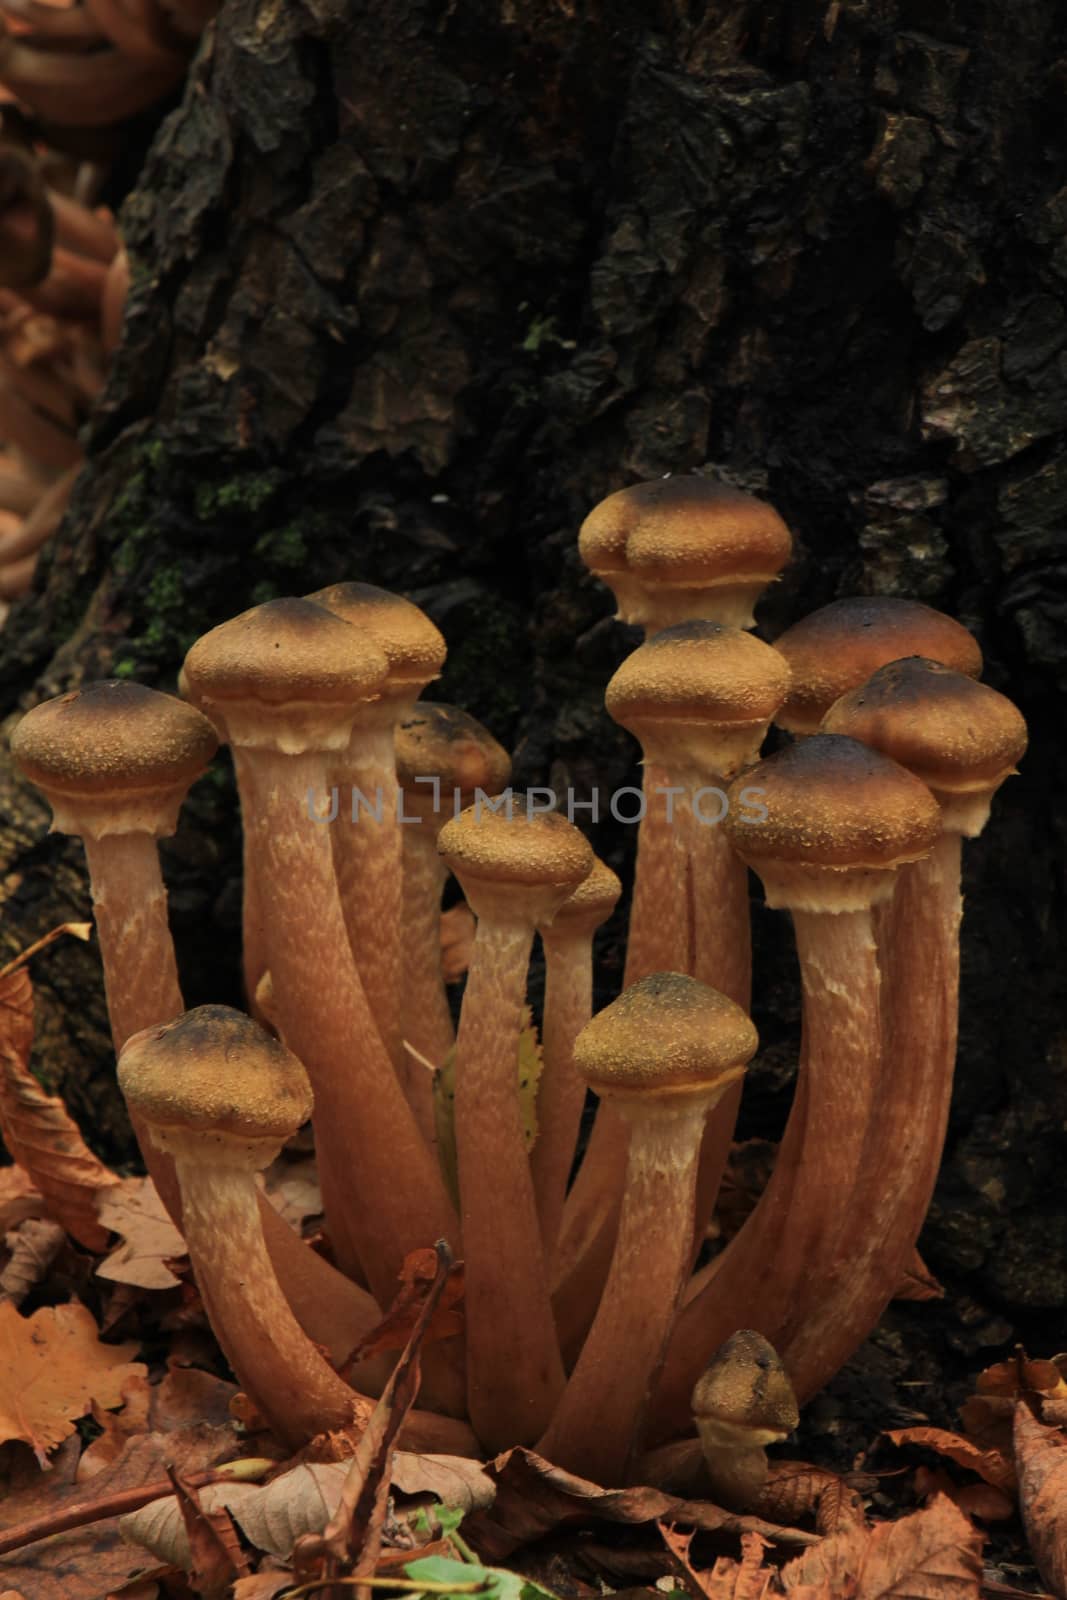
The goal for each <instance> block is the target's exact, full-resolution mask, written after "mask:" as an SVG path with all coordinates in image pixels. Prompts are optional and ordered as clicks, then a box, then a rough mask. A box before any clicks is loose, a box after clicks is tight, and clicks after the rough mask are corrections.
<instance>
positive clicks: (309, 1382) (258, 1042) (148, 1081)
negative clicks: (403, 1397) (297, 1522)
mask: <svg viewBox="0 0 1067 1600" xmlns="http://www.w3.org/2000/svg"><path fill="white" fill-rule="evenodd" d="M119 1081H120V1083H121V1086H122V1089H123V1092H124V1093H125V1094H126V1096H127V1099H128V1101H129V1102H130V1104H131V1105H132V1106H136V1107H137V1109H138V1110H139V1112H140V1114H141V1117H142V1120H143V1122H144V1124H145V1125H146V1126H147V1127H148V1129H149V1131H150V1136H151V1138H152V1139H153V1140H154V1141H155V1142H156V1143H157V1145H158V1146H159V1148H160V1149H161V1150H163V1151H165V1152H166V1153H167V1154H168V1155H169V1156H170V1157H172V1158H173V1161H174V1166H175V1171H176V1173H177V1177H178V1181H179V1184H180V1186H181V1195H182V1210H183V1217H184V1222H185V1236H186V1243H187V1245H188V1247H189V1255H190V1259H191V1261H192V1264H193V1270H194V1272H195V1273H196V1278H197V1283H198V1285H199V1287H200V1291H201V1295H202V1297H203V1300H204V1305H205V1308H206V1310H207V1312H208V1317H209V1320H210V1321H211V1325H212V1328H213V1330H214V1332H215V1335H216V1337H217V1339H218V1341H219V1344H220V1345H221V1347H222V1350H223V1353H224V1354H225V1356H226V1358H227V1360H228V1361H229V1363H230V1365H231V1367H232V1368H233V1370H234V1372H235V1373H236V1375H237V1377H238V1379H239V1381H240V1383H241V1385H242V1387H243V1388H244V1390H245V1392H246V1393H247V1394H248V1395H249V1397H250V1398H251V1399H252V1401H253V1402H254V1403H255V1405H256V1407H257V1408H258V1410H260V1411H261V1412H262V1413H263V1415H264V1416H265V1417H266V1419H267V1421H268V1422H269V1424H270V1425H271V1427H272V1428H273V1429H274V1431H275V1432H276V1433H277V1434H278V1435H279V1437H280V1438H281V1439H282V1440H283V1442H284V1443H285V1444H286V1445H288V1446H289V1447H290V1448H291V1449H299V1448H300V1447H301V1446H302V1445H304V1444H306V1443H307V1442H308V1441H309V1440H310V1439H312V1438H314V1437H315V1435H316V1434H319V1433H323V1432H327V1431H334V1430H340V1429H344V1428H348V1427H351V1426H353V1424H356V1425H362V1426H365V1425H366V1423H367V1421H368V1420H369V1417H370V1413H371V1409H372V1407H371V1403H370V1402H369V1401H368V1400H367V1399H366V1398H365V1397H364V1396H362V1395H359V1394H357V1393H356V1392H355V1391H354V1390H352V1389H351V1388H349V1386H348V1385H347V1384H346V1383H345V1382H344V1381H343V1379H341V1378H339V1377H338V1376H337V1374H336V1373H335V1372H334V1371H333V1369H332V1367H330V1366H329V1364H328V1363H327V1362H326V1361H325V1360H324V1359H323V1357H322V1355H321V1353H320V1352H319V1351H318V1350H317V1349H316V1347H315V1345H313V1344H312V1343H311V1341H310V1340H309V1339H308V1338H307V1337H306V1335H305V1334H304V1333H303V1332H302V1330H301V1328H300V1326H299V1324H298V1323H297V1321H296V1319H295V1317H294V1316H293V1313H292V1311H291V1310H290V1307H289V1305H288V1303H287V1301H286V1299H285V1296H284V1295H283V1294H282V1292H281V1289H280V1287H279V1284H278V1280H277V1278H276V1277H275V1275H274V1269H273V1266H272V1263H271V1260H270V1257H269V1255H268V1253H267V1250H266V1248H265V1245H264V1241H263V1232H262V1227H261V1223H260V1206H259V1203H258V1194H257V1190H256V1185H255V1179H256V1174H257V1173H258V1172H260V1171H262V1170H263V1169H264V1168H265V1167H267V1166H268V1165H269V1164H270V1162H271V1161H272V1160H273V1159H274V1158H275V1157H276V1156H277V1154H278V1151H279V1150H280V1149H281V1146H282V1144H283V1143H284V1141H285V1140H286V1139H287V1138H289V1137H291V1135H292V1134H293V1133H295V1132H296V1130H297V1128H298V1127H299V1126H300V1124H301V1123H302V1122H303V1121H304V1119H305V1118H306V1117H307V1115H308V1113H309V1112H310V1110H311V1094H310V1089H309V1087H308V1083H307V1078H306V1075H305V1073H304V1070H303V1068H302V1066H301V1065H300V1063H299V1061H297V1060H296V1058H295V1057H294V1056H292V1055H291V1054H290V1053H289V1051H288V1050H287V1049H286V1048H285V1046H284V1045H282V1044H280V1043H279V1042H278V1041H276V1040H274V1039H271V1038H270V1037H269V1036H268V1035H266V1034H263V1033H262V1032H261V1030H260V1029H259V1028H258V1026H257V1025H256V1024H255V1023H254V1022H252V1021H251V1020H250V1019H249V1018H247V1017H244V1016H242V1015H241V1014H240V1013H239V1012H233V1011H229V1010H228V1008H226V1007H223V1006H202V1007H200V1008H199V1009H198V1010H197V1011H192V1012H187V1013H185V1014H184V1015H183V1016H181V1017H179V1018H177V1019H176V1020H175V1021H174V1022H172V1023H171V1024H169V1025H168V1026H166V1027H162V1028H149V1029H146V1030H144V1031H143V1032H141V1033H138V1034H135V1035H134V1036H133V1038H132V1039H131V1040H130V1041H129V1042H128V1044H127V1046H126V1049H125V1050H124V1051H123V1054H122V1056H121V1058H120V1061H119ZM415 1427H416V1428H417V1424H416V1425H415ZM418 1437H419V1439H420V1444H421V1447H422V1448H427V1447H431V1448H450V1447H453V1446H455V1445H459V1447H460V1448H461V1449H469V1448H470V1447H471V1445H472V1444H473V1439H472V1437H471V1436H470V1435H469V1430H466V1429H465V1428H464V1427H463V1425H462V1424H455V1423H448V1422H445V1421H444V1419H432V1425H431V1428H430V1430H429V1432H428V1433H425V1432H420V1433H419V1434H418ZM409 1439H410V1436H409ZM431 1440H432V1441H434V1442H433V1444H430V1441H431ZM446 1440H449V1441H451V1443H450V1445H448V1446H446V1444H445V1441H446Z"/></svg>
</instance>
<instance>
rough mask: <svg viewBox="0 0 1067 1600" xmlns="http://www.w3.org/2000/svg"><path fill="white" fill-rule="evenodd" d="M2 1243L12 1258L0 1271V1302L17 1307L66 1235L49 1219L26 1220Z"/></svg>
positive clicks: (64, 1241) (57, 1251) (50, 1260)
mask: <svg viewBox="0 0 1067 1600" xmlns="http://www.w3.org/2000/svg"><path fill="white" fill-rule="evenodd" d="M5 1242H6V1244H7V1247H8V1249H9V1250H10V1251H11V1259H10V1261H9V1262H8V1264H7V1266H6V1267H5V1268H4V1270H3V1272H0V1299H5V1300H10V1301H11V1303H12V1305H16V1306H20V1305H21V1304H22V1302H23V1301H24V1300H25V1298H26V1296H27V1295H28V1294H29V1292H30V1290H31V1289H32V1288H33V1287H34V1285H35V1284H38V1283H40V1281H41V1279H42V1278H43V1277H44V1275H45V1273H46V1272H47V1271H48V1269H49V1267H50V1266H51V1265H52V1262H53V1261H54V1260H55V1259H56V1256H57V1255H58V1254H59V1252H60V1251H61V1250H62V1248H63V1246H64V1245H65V1244H66V1242H67V1235H66V1234H65V1232H64V1231H63V1229H62V1228H61V1227H60V1225H59V1223H58V1222H52V1221H51V1220H50V1219H49V1218H48V1217H29V1218H27V1220H26V1221H25V1222H23V1223H22V1224H21V1225H20V1226H19V1227H18V1228H16V1229H15V1230H14V1232H12V1233H9V1234H7V1236H6V1240H5Z"/></svg>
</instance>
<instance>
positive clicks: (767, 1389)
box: [692, 1328, 800, 1449]
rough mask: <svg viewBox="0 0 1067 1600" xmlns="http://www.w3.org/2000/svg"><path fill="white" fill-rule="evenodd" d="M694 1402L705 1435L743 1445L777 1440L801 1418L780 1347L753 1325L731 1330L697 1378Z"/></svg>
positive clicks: (697, 1417)
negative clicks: (780, 1356)
mask: <svg viewBox="0 0 1067 1600" xmlns="http://www.w3.org/2000/svg"><path fill="white" fill-rule="evenodd" d="M692 1407H693V1418H694V1420H695V1422H696V1423H697V1426H698V1427H699V1428H700V1430H701V1432H702V1434H703V1433H710V1434H712V1436H713V1437H716V1438H717V1440H718V1442H720V1443H722V1444H724V1445H728V1446H729V1445H732V1446H733V1447H734V1448H738V1449H745V1448H750V1449H752V1448H754V1449H760V1448H762V1447H763V1446H765V1445H768V1444H776V1443H777V1442H778V1441H779V1440H781V1439H784V1438H785V1437H786V1436H787V1435H788V1434H790V1433H792V1431H793V1429H794V1428H795V1427H796V1425H797V1423H798V1422H799V1421H800V1413H799V1411H798V1409H797V1399H796V1395H795V1394H794V1393H793V1386H792V1384H791V1383H790V1381H789V1378H788V1377H787V1375H786V1372H785V1368H784V1367H783V1366H782V1363H781V1361H780V1359H779V1357H778V1353H777V1351H776V1350H775V1349H774V1346H773V1345H771V1344H769V1343H768V1342H767V1340H766V1339H765V1338H764V1337H763V1336H762V1334H759V1333H754V1332H753V1331H752V1330H751V1329H750V1328H741V1329H739V1330H738V1332H737V1333H734V1334H731V1336H730V1338H729V1339H727V1340H726V1342H725V1344H722V1345H720V1346H719V1348H718V1350H716V1352H715V1354H714V1355H713V1356H712V1358H711V1360H710V1361H709V1362H708V1365H707V1366H706V1368H705V1369H704V1371H703V1372H702V1373H701V1375H700V1377H699V1378H698V1379H697V1381H696V1386H695V1387H694V1389H693V1400H692Z"/></svg>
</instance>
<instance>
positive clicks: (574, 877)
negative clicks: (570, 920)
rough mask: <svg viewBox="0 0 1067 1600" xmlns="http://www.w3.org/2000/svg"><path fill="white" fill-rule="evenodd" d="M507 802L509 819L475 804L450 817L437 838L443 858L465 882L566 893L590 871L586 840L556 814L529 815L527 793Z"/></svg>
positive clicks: (515, 796) (501, 811) (589, 855)
mask: <svg viewBox="0 0 1067 1600" xmlns="http://www.w3.org/2000/svg"><path fill="white" fill-rule="evenodd" d="M510 798H511V807H510V815H509V814H508V813H507V811H506V810H505V809H501V810H500V811H490V810H489V808H488V807H487V806H485V805H482V804H480V803H478V804H475V805H473V806H468V808H467V810H466V811H461V812H460V814H459V816H458V817H452V818H451V819H450V820H449V821H448V822H446V823H445V825H444V827H443V828H442V829H441V833H440V835H439V837H438V841H437V848H438V850H439V851H440V853H441V855H442V856H443V857H444V859H445V861H446V862H447V863H448V865H449V867H450V868H451V869H452V871H453V872H454V873H455V874H456V876H457V877H458V878H459V879H460V881H461V882H462V883H464V884H467V883H472V882H478V881H481V882H484V883H490V884H508V885H515V886H518V885H521V884H529V885H531V886H537V887H540V886H541V885H545V886H551V887H553V888H566V889H567V891H568V893H569V892H570V891H571V890H572V889H574V888H576V887H577V886H578V884H579V883H581V881H582V879H583V878H585V877H586V876H587V875H588V874H589V872H590V871H591V870H592V866H593V860H594V857H593V851H592V848H591V846H590V844H589V841H588V840H587V839H586V838H585V836H584V834H582V833H580V832H579V830H578V829H577V828H576V827H575V826H574V824H573V823H572V822H568V821H567V819H566V817H562V816H560V814H559V813H558V812H556V811H549V812H534V813H533V814H532V815H531V814H530V812H529V811H528V809H527V806H526V797H525V795H523V794H520V793H515V794H513V795H512V796H511V797H510Z"/></svg>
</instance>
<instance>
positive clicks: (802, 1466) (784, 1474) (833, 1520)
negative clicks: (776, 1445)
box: [752, 1461, 867, 1534]
mask: <svg viewBox="0 0 1067 1600" xmlns="http://www.w3.org/2000/svg"><path fill="white" fill-rule="evenodd" d="M752 1510H753V1511H755V1512H758V1513H759V1515H760V1516H761V1517H766V1518H767V1520H768V1522H786V1523H796V1522H800V1521H802V1520H803V1519H804V1518H805V1517H814V1519H815V1526H816V1528H817V1529H818V1531H819V1533H825V1534H828V1533H838V1532H840V1530H841V1529H842V1528H844V1527H847V1526H850V1525H852V1524H858V1525H859V1526H860V1527H866V1526H867V1514H866V1512H865V1511H864V1509H863V1500H862V1499H861V1497H860V1495H859V1493H858V1492H857V1491H856V1489H854V1488H852V1487H851V1486H850V1485H849V1484H847V1483H846V1482H845V1480H844V1478H841V1477H839V1476H838V1474H837V1473H836V1472H830V1471H828V1470H827V1468H825V1467H814V1466H812V1465H811V1463H810V1462H807V1461H772V1462H771V1464H770V1470H769V1472H768V1475H767V1482H766V1483H765V1484H764V1486H763V1489H762V1490H761V1492H760V1497H759V1499H758V1500H757V1502H756V1504H755V1505H754V1506H753V1507H752Z"/></svg>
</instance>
